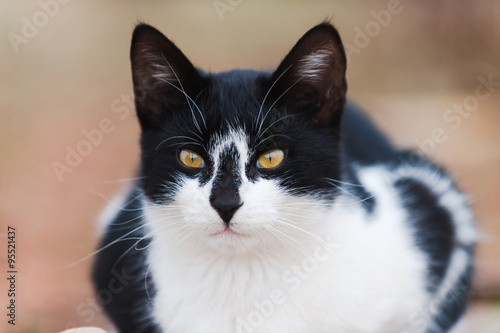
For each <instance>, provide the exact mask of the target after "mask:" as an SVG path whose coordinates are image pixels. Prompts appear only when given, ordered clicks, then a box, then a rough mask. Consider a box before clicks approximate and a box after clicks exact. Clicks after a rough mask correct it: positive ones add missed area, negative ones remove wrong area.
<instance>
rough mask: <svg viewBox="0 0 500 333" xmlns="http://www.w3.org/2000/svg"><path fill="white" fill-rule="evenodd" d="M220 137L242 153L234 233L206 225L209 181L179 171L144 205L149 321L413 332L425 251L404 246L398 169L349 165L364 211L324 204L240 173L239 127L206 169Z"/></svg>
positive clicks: (230, 328) (341, 203)
mask: <svg viewBox="0 0 500 333" xmlns="http://www.w3.org/2000/svg"><path fill="white" fill-rule="evenodd" d="M231 143H234V144H235V145H236V147H237V148H238V151H239V153H240V156H241V157H242V158H241V160H240V166H241V168H240V172H241V176H242V182H243V184H242V186H241V187H240V196H241V198H242V201H243V202H244V204H243V206H242V207H241V208H240V209H239V210H238V211H237V212H236V214H235V215H234V217H233V220H232V222H233V226H232V228H233V230H234V232H236V233H238V234H228V233H221V234H216V233H218V232H221V231H222V230H223V229H224V227H223V224H222V222H221V220H220V217H219V216H218V214H217V212H216V211H215V210H214V209H213V208H212V207H211V205H210V203H209V196H210V192H211V186H212V183H213V180H214V178H212V179H211V181H209V182H208V183H207V184H206V185H204V186H202V187H201V188H200V185H199V183H198V181H197V180H193V179H184V181H183V182H182V184H181V185H180V186H179V191H178V194H177V195H176V197H175V199H174V201H173V202H172V203H171V204H169V205H166V206H157V205H153V204H150V203H146V204H145V213H146V220H147V221H148V222H149V223H150V224H151V230H153V234H154V236H153V242H152V245H151V247H150V253H149V264H150V265H151V271H150V275H151V276H152V278H153V280H154V282H155V286H156V288H157V295H156V297H155V298H154V300H153V301H154V308H155V312H154V314H153V316H154V318H155V320H156V322H157V323H158V324H159V325H160V327H162V328H163V329H164V330H165V331H166V332H177V333H191V332H193V333H195V332H196V333H199V332H204V333H211V332H214V333H216V332H217V333H235V332H237V333H238V332H259V333H264V332H272V333H276V332H287V333H294V332H297V333H299V332H300V333H303V332H310V333H327V332H328V333H330V332H384V333H391V332H394V333H396V332H398V333H400V332H407V333H410V332H423V330H424V327H422V326H421V325H420V326H419V325H417V324H416V323H415V322H413V319H414V316H415V314H418V313H419V312H420V311H422V309H423V308H424V309H425V307H426V306H428V305H429V304H431V301H432V296H431V295H429V294H428V293H427V291H426V288H425V274H426V258H425V256H424V254H423V253H421V252H420V251H419V250H418V249H417V248H416V246H415V245H414V244H413V240H412V230H411V229H410V228H409V224H408V223H407V222H406V221H407V219H408V216H406V211H405V210H404V209H403V208H402V206H401V203H400V202H399V199H398V193H397V192H396V191H395V189H394V188H393V186H392V185H393V183H394V181H395V180H396V179H397V177H399V175H397V174H396V175H394V174H390V173H388V172H387V171H386V170H385V169H384V168H382V167H374V168H366V169H362V170H360V171H359V174H360V178H361V181H362V183H363V184H364V185H365V186H366V187H367V189H368V190H369V191H370V192H371V193H373V195H374V196H375V198H376V202H377V205H376V209H375V211H374V213H373V214H372V215H371V216H367V215H366V213H365V212H364V210H362V209H361V206H360V203H359V202H356V201H354V200H353V198H352V196H350V195H347V194H346V195H342V196H340V197H339V198H338V199H337V200H336V203H335V204H334V205H333V206H328V205H327V204H325V203H322V202H321V201H320V200H318V199H315V198H307V197H300V198H299V197H296V196H291V195H289V194H287V193H286V192H284V191H283V190H282V189H281V188H280V187H279V186H278V185H277V184H276V182H274V181H271V180H263V179H261V180H259V181H257V182H255V183H252V182H249V181H248V179H246V177H245V176H244V175H245V173H244V167H245V164H246V163H248V159H249V155H250V153H251V152H250V151H249V149H248V146H247V140H246V138H245V137H244V135H243V134H242V133H240V132H235V131H233V132H231V134H230V136H228V137H225V138H218V139H217V140H216V141H215V142H214V143H213V145H212V149H211V156H213V159H214V163H215V165H216V166H218V163H219V162H218V159H219V156H220V153H221V152H222V151H223V149H224V147H226V146H227V145H230V144H231ZM403 173H404V172H401V174H403ZM214 177H215V176H214ZM445 196H446V194H443V197H444V198H445ZM446 200H447V199H443V201H446ZM463 224H464V225H467V223H463ZM464 239H466V238H464ZM463 259H464V258H462V257H461V256H460V254H456V258H455V257H454V260H453V263H452V265H450V266H451V268H450V270H449V272H448V273H447V275H446V278H445V280H446V281H447V282H450V284H443V285H446V286H451V285H452V283H453V280H455V279H456V278H457V276H458V274H459V273H460V272H461V271H462V270H463V267H464V262H463Z"/></svg>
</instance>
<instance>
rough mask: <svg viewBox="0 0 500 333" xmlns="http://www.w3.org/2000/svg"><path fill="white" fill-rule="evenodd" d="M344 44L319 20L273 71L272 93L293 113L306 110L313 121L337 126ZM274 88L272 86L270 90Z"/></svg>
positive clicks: (343, 95)
mask: <svg viewBox="0 0 500 333" xmlns="http://www.w3.org/2000/svg"><path fill="white" fill-rule="evenodd" d="M346 65H347V60H346V56H345V52H344V47H343V45H342V41H341V39H340V36H339V33H338V32H337V30H336V29H335V28H334V27H333V26H332V25H331V24H329V23H322V24H320V25H317V26H316V27H314V28H312V29H311V30H309V31H308V32H307V33H306V34H305V35H304V36H303V37H302V38H301V39H300V40H299V41H298V42H297V44H295V46H294V47H293V48H292V50H291V51H290V52H289V53H288V55H287V56H286V57H285V59H284V60H283V61H282V62H281V64H280V65H279V66H278V69H277V70H276V71H275V72H274V73H273V76H272V78H271V84H272V83H273V82H275V85H276V86H277V87H278V88H277V89H276V92H274V93H273V95H274V97H275V98H280V96H281V98H280V99H282V100H283V102H284V103H286V104H287V105H288V106H289V108H292V109H293V110H294V111H293V112H307V113H309V114H310V115H311V116H312V117H313V120H314V122H315V123H317V124H321V125H326V126H338V125H339V124H340V118H341V116H342V111H343V108H344V105H345V99H346V90H347V82H346V77H345V73H346ZM272 90H274V88H273V89H272Z"/></svg>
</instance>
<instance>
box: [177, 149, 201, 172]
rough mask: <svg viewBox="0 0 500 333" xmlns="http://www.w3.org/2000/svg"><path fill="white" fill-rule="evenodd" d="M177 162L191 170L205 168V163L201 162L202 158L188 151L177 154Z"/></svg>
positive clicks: (184, 150)
mask: <svg viewBox="0 0 500 333" xmlns="http://www.w3.org/2000/svg"><path fill="white" fill-rule="evenodd" d="M179 160H180V161H181V162H182V164H184V165H185V166H188V167H191V168H203V167H204V166H205V161H203V158H201V156H200V155H198V154H197V153H195V152H194V151H192V150H189V149H183V150H181V152H180V154H179Z"/></svg>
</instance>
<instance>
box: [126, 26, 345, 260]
mask: <svg viewBox="0 0 500 333" xmlns="http://www.w3.org/2000/svg"><path fill="white" fill-rule="evenodd" d="M257 52H259V53H260V52H265V50H256V53H257ZM131 61H132V74H133V82H134V92H135V100H136V109H137V115H138V118H139V121H140V124H141V128H142V135H141V148H142V157H141V176H142V181H141V186H142V190H143V191H144V197H145V198H146V201H147V204H146V206H147V208H146V212H147V214H148V221H150V222H151V223H152V229H153V232H154V233H156V234H157V235H158V236H162V237H165V242H173V243H176V242H178V243H179V244H177V245H180V244H181V243H192V244H198V245H199V246H201V247H202V246H203V245H209V247H210V248H215V249H221V250H223V251H227V250H229V249H231V250H241V251H247V250H250V249H252V250H255V249H256V248H266V247H269V246H271V247H272V246H277V247H279V246H285V245H286V246H295V247H296V246H297V244H294V242H298V243H303V241H306V240H307V239H310V238H311V237H313V236H314V235H316V234H317V233H318V232H320V230H321V228H322V227H323V224H324V223H326V222H325V221H322V219H321V217H322V216H324V215H323V212H322V211H323V210H325V209H327V207H328V206H329V205H331V203H332V202H333V201H334V200H335V197H336V195H337V193H336V186H335V184H332V182H331V180H332V179H339V174H340V158H341V152H340V150H339V149H340V148H339V140H340V120H341V116H342V111H343V108H344V104H345V94H346V89H347V85H346V79H345V71H346V57H345V53H344V49H343V46H342V43H341V39H340V37H339V34H338V32H337V31H336V30H335V28H334V27H333V26H331V25H330V24H328V23H323V24H320V25H318V26H316V27H314V28H312V29H311V30H309V31H308V32H307V33H306V34H305V35H304V36H303V37H302V38H301V39H300V40H299V41H298V42H297V44H296V45H295V46H294V47H293V48H292V50H291V51H290V52H289V54H288V55H287V56H286V57H285V58H284V60H283V61H282V62H281V64H280V65H279V66H278V68H277V69H276V70H275V71H274V72H272V73H267V72H257V71H251V70H233V71H229V72H223V73H218V74H207V73H204V72H202V71H200V70H198V69H196V68H195V67H194V66H193V64H192V63H191V62H190V61H189V60H188V59H187V58H186V57H185V56H184V54H183V53H182V52H181V51H180V50H179V49H178V48H177V47H176V46H175V45H174V44H173V43H172V42H171V41H170V40H169V39H167V38H166V37H165V36H164V35H163V34H162V33H160V32H159V31H157V30H156V29H154V28H152V27H151V26H148V25H145V24H141V25H139V26H137V27H136V29H135V31H134V34H133V38H132V48H131ZM287 243H289V244H287ZM280 244H281V245H280Z"/></svg>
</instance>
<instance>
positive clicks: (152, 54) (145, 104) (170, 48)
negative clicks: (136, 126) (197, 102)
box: [130, 24, 201, 128]
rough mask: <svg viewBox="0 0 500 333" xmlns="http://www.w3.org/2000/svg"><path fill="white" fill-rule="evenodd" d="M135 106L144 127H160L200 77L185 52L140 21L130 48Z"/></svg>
mask: <svg viewBox="0 0 500 333" xmlns="http://www.w3.org/2000/svg"><path fill="white" fill-rule="evenodd" d="M130 60H131V63H132V79H133V84H134V93H135V105H136V110H137V115H138V117H139V121H140V123H141V126H142V127H143V128H145V127H157V126H158V125H159V123H160V121H161V120H162V119H165V117H167V116H168V115H169V114H172V113H173V112H175V110H176V108H178V107H179V105H181V104H184V105H186V103H190V102H189V101H188V100H189V98H191V97H190V96H193V93H194V91H195V90H196V89H197V88H198V86H199V84H200V82H201V79H200V76H199V74H198V72H197V70H196V69H195V68H194V66H193V65H192V64H191V62H190V61H189V60H188V59H187V58H186V56H184V54H183V53H182V52H181V51H180V50H179V49H178V48H177V46H175V44H174V43H172V42H171V41H170V40H169V39H168V38H167V37H165V36H164V35H163V34H162V33H161V32H159V31H158V30H156V29H155V28H153V27H151V26H149V25H147V24H139V25H138V26H137V27H136V28H135V30H134V33H133V35H132V45H131V49H130Z"/></svg>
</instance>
